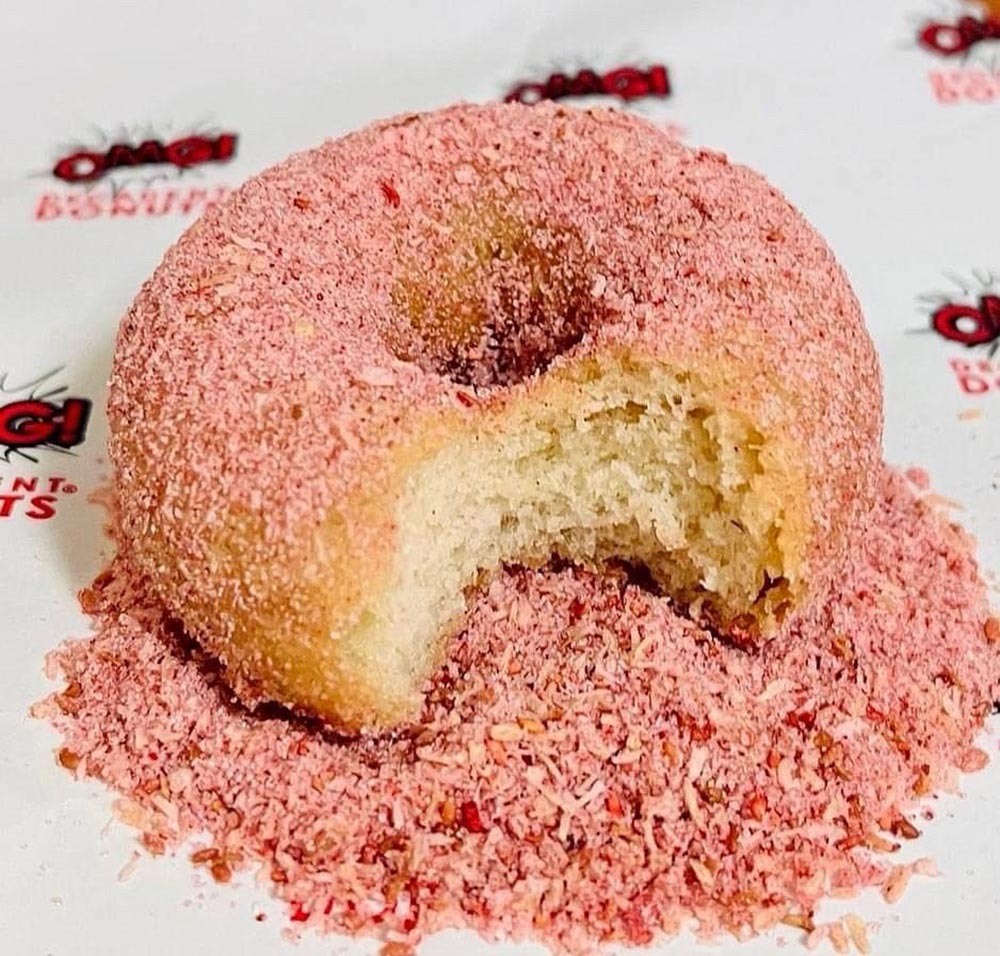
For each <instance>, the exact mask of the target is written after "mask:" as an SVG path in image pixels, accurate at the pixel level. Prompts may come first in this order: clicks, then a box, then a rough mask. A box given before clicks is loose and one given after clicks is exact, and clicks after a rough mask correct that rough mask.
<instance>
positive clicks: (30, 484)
mask: <svg viewBox="0 0 1000 956" xmlns="http://www.w3.org/2000/svg"><path fill="white" fill-rule="evenodd" d="M76 491H77V487H76V485H74V484H72V482H69V481H67V480H66V479H65V478H62V477H52V478H40V477H39V476H38V475H18V476H15V477H14V478H12V479H11V480H10V481H9V482H8V483H7V484H6V487H5V486H4V485H2V484H0V518H17V517H25V518H31V519H32V520H34V521H45V520H47V519H48V518H51V517H53V516H54V515H55V513H56V506H57V504H58V503H59V499H60V498H61V497H62V496H63V495H73V494H76Z"/></svg>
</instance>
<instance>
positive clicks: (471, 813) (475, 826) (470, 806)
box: [459, 800, 486, 833]
mask: <svg viewBox="0 0 1000 956" xmlns="http://www.w3.org/2000/svg"><path fill="white" fill-rule="evenodd" d="M459 816H460V817H461V820H462V826H463V827H465V829H466V830H468V831H469V833H485V832H486V827H485V826H483V820H482V817H480V815H479V807H477V806H476V804H475V802H474V801H472V800H466V801H465V803H463V804H462V806H461V808H460V809H459Z"/></svg>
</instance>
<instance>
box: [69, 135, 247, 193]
mask: <svg viewBox="0 0 1000 956" xmlns="http://www.w3.org/2000/svg"><path fill="white" fill-rule="evenodd" d="M237 138H238V137H237V136H236V134H235V133H222V134H221V135H219V136H215V137H207V136H185V137H183V138H182V139H175V140H173V141H172V142H170V143H163V142H161V141H160V140H156V139H147V140H145V141H144V142H141V143H139V144H138V145H134V144H131V143H115V144H114V145H113V146H111V147H110V148H108V149H107V150H106V151H104V152H101V153H98V152H93V151H91V150H80V151H78V152H75V153H72V154H70V155H69V156H64V157H63V158H62V159H60V160H59V161H58V162H57V163H56V164H55V166H53V168H52V175H53V176H55V177H56V178H57V179H61V180H63V181H64V182H67V183H89V182H93V181H94V180H96V179H100V178H101V177H102V176H104V175H105V174H106V173H108V172H110V171H111V170H113V169H121V168H123V167H127V166H151V165H155V164H158V163H167V164H169V165H171V166H175V167H176V168H178V169H187V168H189V167H191V166H198V165H200V164H201V163H211V162H224V161H226V160H228V159H232V157H233V156H234V155H235V154H236V141H237Z"/></svg>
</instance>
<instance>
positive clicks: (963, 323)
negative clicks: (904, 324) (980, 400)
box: [919, 270, 1000, 395]
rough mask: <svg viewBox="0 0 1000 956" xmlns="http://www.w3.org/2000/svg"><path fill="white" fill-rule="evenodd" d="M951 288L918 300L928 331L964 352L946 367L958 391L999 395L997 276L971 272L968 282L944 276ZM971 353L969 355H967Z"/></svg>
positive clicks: (999, 289)
mask: <svg viewBox="0 0 1000 956" xmlns="http://www.w3.org/2000/svg"><path fill="white" fill-rule="evenodd" d="M947 278H948V280H949V281H950V283H951V284H952V286H953V288H952V289H950V290H946V291H935V292H928V293H926V294H924V295H922V296H920V297H919V301H920V303H921V305H922V307H923V309H924V311H925V312H926V313H927V319H928V325H927V326H926V327H925V329H924V330H921V331H929V332H932V333H934V334H935V335H937V336H939V337H940V338H942V339H944V340H945V341H947V342H950V343H953V344H954V345H957V346H961V347H962V348H964V349H966V350H967V352H966V355H965V356H964V357H962V358H957V357H952V358H951V359H950V360H949V363H948V364H949V367H950V368H951V370H952V372H953V373H954V375H955V377H956V380H957V382H958V386H959V388H960V389H961V390H962V391H963V392H965V393H966V394H969V395H981V394H983V393H984V392H990V391H1000V362H996V361H995V360H994V359H995V356H996V355H997V352H998V351H1000V273H997V272H993V271H989V272H983V271H980V270H973V272H972V275H971V278H970V279H963V278H962V277H960V276H952V275H949V276H947ZM970 353H971V354H970Z"/></svg>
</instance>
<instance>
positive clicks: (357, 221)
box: [109, 103, 882, 647]
mask: <svg viewBox="0 0 1000 956" xmlns="http://www.w3.org/2000/svg"><path fill="white" fill-rule="evenodd" d="M483 208H493V209H495V210H498V211H499V212H500V213H502V214H504V215H508V216H509V217H511V219H512V220H514V221H516V222H518V223H520V224H521V225H522V226H524V227H525V228H527V229H528V231H529V233H530V232H532V224H536V223H543V224H547V225H551V226H552V227H555V228H559V229H566V230H569V231H571V232H572V233H573V234H574V235H575V236H577V237H578V240H579V247H580V248H581V249H582V250H583V253H582V254H581V255H580V256H578V257H577V259H574V261H572V262H567V263H566V264H565V265H566V268H567V269H571V270H576V271H577V272H579V274H580V275H581V276H583V277H585V279H586V280H587V281H586V283H585V288H586V289H587V290H589V291H588V294H589V295H590V296H591V304H592V307H593V311H594V315H595V317H596V318H595V320H594V322H593V324H592V326H591V327H590V328H589V330H588V333H587V335H586V336H585V337H584V339H583V341H581V342H580V343H579V344H577V345H576V346H575V347H573V348H572V349H570V351H569V352H567V353H565V354H564V355H563V356H562V360H563V361H566V362H568V361H571V360H572V359H573V358H576V357H580V356H583V355H588V354H600V353H602V352H603V351H604V350H606V349H608V348H610V347H612V346H616V345H625V346H627V347H629V348H630V349H633V350H635V351H636V352H638V353H639V354H640V355H647V356H658V357H660V358H662V359H663V360H664V361H666V362H668V363H669V362H670V361H673V360H675V359H676V360H678V361H680V362H684V361H688V362H690V363H691V364H694V365H707V364H708V363H710V362H712V361H730V362H735V363H737V364H738V365H739V366H740V367H741V369H744V370H745V372H744V374H741V375H732V376H730V378H731V381H730V382H728V383H727V387H729V388H730V390H731V394H730V395H729V401H730V404H731V405H732V406H733V407H737V408H746V409H751V408H752V409H755V412H754V414H755V415H758V416H759V418H760V421H761V422H763V423H764V424H765V425H766V424H767V422H768V419H769V418H777V417H780V414H779V413H781V412H787V411H788V407H789V406H792V407H793V408H794V414H793V415H791V418H792V419H793V420H792V422H791V423H790V424H789V425H788V428H789V430H790V432H791V435H790V437H791V439H792V441H793V442H794V443H795V445H796V447H799V448H801V449H802V455H803V459H804V461H805V462H806V463H807V465H808V467H809V470H810V495H811V496H812V499H813V500H812V502H811V504H812V517H813V520H814V526H815V535H814V538H813V544H814V548H815V551H816V554H815V555H814V557H816V561H815V562H814V566H813V567H811V568H810V569H809V572H808V578H809V580H810V581H811V582H812V583H813V584H814V585H816V587H815V588H814V590H815V592H816V593H817V594H819V593H821V592H822V589H823V585H824V584H825V580H826V578H828V577H830V576H832V574H833V573H835V566H836V563H837V562H838V561H839V551H840V549H841V547H842V536H841V534H840V532H841V531H842V530H844V528H845V527H848V526H850V525H851V524H852V521H853V519H855V518H857V516H859V515H860V514H862V513H863V512H864V510H865V508H866V507H867V506H868V505H869V504H870V501H871V497H872V494H873V490H872V489H873V482H874V477H873V476H875V475H876V474H877V468H878V460H879V454H880V448H879V443H880V433H881V414H882V402H881V386H880V378H879V372H878V366H877V360H876V357H875V352H874V349H873V347H872V344H871V341H870V340H869V338H868V336H867V333H866V332H865V330H864V325H863V320H862V316H861V313H860V309H859V307H858V303H857V301H856V299H855V297H854V295H853V293H852V292H851V290H850V287H849V285H848V283H847V281H846V279H845V277H844V274H843V272H842V270H841V269H840V267H839V266H838V264H837V262H836V260H835V259H834V257H833V255H832V253H831V252H830V250H829V248H828V247H827V246H826V244H825V243H824V242H823V240H822V239H821V237H819V236H818V234H817V233H816V232H815V230H814V229H812V227H811V226H810V225H809V224H808V223H807V222H806V221H805V220H804V219H803V217H802V216H801V214H800V213H799V212H798V211H797V210H796V209H795V208H794V207H793V206H792V205H791V204H790V203H789V202H788V201H787V200H786V199H785V198H784V197H783V196H782V195H781V194H780V193H779V192H778V191H777V190H776V189H775V188H774V187H772V186H771V185H770V184H769V183H767V182H766V181H765V180H764V179H763V178H762V177H761V176H759V175H758V174H757V173H754V172H753V171H751V170H749V169H746V168H745V167H741V166H738V165H734V164H731V163H730V162H729V161H728V160H727V159H726V157H724V156H722V155H720V154H718V153H713V152H711V151H709V150H694V149H689V148H687V147H684V146H682V145H680V144H678V143H676V142H675V141H674V140H672V139H671V138H670V137H668V136H666V135H664V134H663V133H662V131H660V130H658V129H657V128H656V127H655V126H653V125H652V124H650V123H648V122H647V121H645V120H642V119H640V118H637V117H635V116H632V115H628V114H625V113H619V112H616V111H613V110H603V109H601V110H588V111H577V110H571V109H566V108H563V107H561V106H558V105H554V104H550V103H543V104H538V105H537V106H533V107H523V106H519V105H514V104H508V105H488V106H468V105H467V106H458V107H454V108H450V109H445V110H441V111H438V112H436V113H433V114H426V115H422V116H404V117H397V118H395V119H391V120H386V121H384V122H380V123H376V124H373V125H372V126H369V127H367V128H366V129H363V130H361V131H359V132H357V133H354V134H351V135H349V136H346V137H344V138H342V139H339V140H336V141H331V142H328V143H325V144H324V145H322V146H320V147H319V148H317V149H314V150H310V151H308V152H305V153H301V154H298V155H296V156H292V157H290V158H289V159H288V160H286V161H284V162H282V163H280V164H278V165H277V166H275V167H273V168H272V169H270V170H267V171H266V172H264V173H263V174H261V175H260V176H257V177H255V178H254V179H252V180H250V181H249V182H248V183H246V184H245V185H244V186H243V187H241V188H240V189H239V190H238V191H237V192H236V193H235V194H234V195H233V196H232V197H231V198H230V199H229V200H228V201H227V202H226V203H225V204H223V205H222V206H220V207H218V208H216V209H214V210H212V211H210V212H208V213H207V214H206V215H205V216H203V217H202V218H201V219H200V220H199V221H198V222H197V223H196V224H195V225H193V226H192V227H191V229H189V230H188V232H187V233H186V234H185V235H184V237H183V238H182V239H181V240H180V241H179V242H178V243H177V244H176V245H175V246H174V247H173V248H172V249H171V250H170V251H169V252H168V253H167V255H166V256H165V258H164V261H163V263H162V265H161V266H160V268H159V269H158V270H157V271H156V273H155V274H154V275H153V277H152V278H151V279H150V280H149V281H148V282H147V283H146V284H145V286H144V287H143V289H142V291H141V293H140V294H139V296H138V297H137V299H136V301H135V302H134V303H133V305H132V307H131V309H130V310H129V313H128V314H127V316H126V317H125V318H124V320H123V322H122V325H121V329H120V333H119V337H118V342H117V346H116V352H115V363H114V370H113V374H112V381H111V398H110V403H109V414H110V420H111V442H110V452H111V460H112V462H113V464H114V467H115V478H116V490H117V493H118V500H119V504H120V508H121V520H122V527H123V532H124V535H123V539H124V540H123V546H128V547H130V548H132V549H133V551H134V554H133V557H134V559H135V560H136V561H137V562H139V563H140V564H141V566H142V569H143V570H144V571H145V572H146V573H147V574H149V575H150V576H151V578H152V579H153V581H154V583H155V586H156V587H157V589H158V593H159V594H160V596H161V598H162V599H163V600H165V601H168V602H169V603H170V604H171V606H172V607H173V609H174V610H175V611H176V612H178V613H181V614H182V615H183V614H185V613H186V614H188V615H191V613H192V612H190V610H189V608H190V607H191V606H198V605H199V604H200V603H208V604H211V602H212V601H217V602H220V603H225V604H227V605H228V604H230V603H232V600H233V597H232V596H233V594H234V593H238V594H239V598H240V600H241V601H245V602H247V603H248V607H247V608H246V609H245V613H246V615H247V616H248V617H253V615H254V614H255V613H257V605H256V604H254V602H255V601H256V602H258V603H260V604H261V605H266V603H267V600H268V599H269V595H267V594H257V593H251V592H250V590H249V589H248V588H247V586H246V580H247V579H250V578H253V577H254V575H247V574H244V573H243V572H244V571H245V569H244V568H243V567H242V566H240V567H238V568H237V569H236V570H232V571H229V570H227V572H226V573H220V572H219V569H218V563H219V557H218V547H217V542H218V540H219V539H220V536H221V537H222V538H223V539H224V538H225V535H226V532H227V530H228V528H229V527H230V525H231V524H232V522H233V513H234V512H235V511H238V512H239V513H240V514H241V515H244V514H250V515H251V516H253V517H255V518H259V519H260V522H261V526H262V532H261V534H262V538H263V540H262V541H260V542H258V543H257V544H256V547H255V549H254V554H253V555H245V556H243V557H244V559H245V560H246V561H247V562H254V565H255V566H254V568H253V570H254V571H255V572H256V571H257V570H261V575H260V576H261V577H267V579H268V580H271V581H273V580H275V579H276V578H280V576H281V575H282V574H286V575H287V574H288V571H287V569H288V568H298V567H301V566H302V565H303V563H304V562H303V561H302V560H299V559H300V558H302V557H303V555H302V551H303V550H307V549H308V548H309V547H310V545H309V544H308V542H306V543H303V541H304V540H305V539H306V538H307V531H304V530H303V529H309V528H311V527H315V526H316V525H317V524H318V523H320V522H322V521H323V520H324V518H325V516H326V515H327V513H328V510H329V509H330V508H331V507H335V506H337V505H338V503H340V502H343V501H347V500H350V495H351V493H352V492H353V491H355V490H356V489H357V488H359V487H361V488H363V487H366V481H368V480H370V475H371V471H372V465H371V462H372V460H373V459H377V458H378V455H379V454H381V453H382V452H384V451H385V450H386V449H388V448H391V447H393V446H395V445H396V444H398V443H400V442H404V441H406V440H407V438H408V435H409V430H411V429H412V428H413V427H414V423H415V422H417V421H419V420H420V417H421V416H420V413H428V412H433V411H434V410H435V409H455V408H457V409H459V410H460V411H461V412H462V413H464V414H468V415H470V416H472V415H474V414H476V409H473V410H470V409H468V408H466V407H465V406H466V404H468V403H467V402H466V403H463V402H462V400H461V394H460V393H462V392H464V391H467V388H466V387H465V386H461V385H458V384H456V383H455V382H453V381H450V380H449V379H448V378H447V377H446V376H442V375H437V374H432V373H429V372H428V371H426V369H425V368H423V367H421V366H420V364H419V363H417V362H415V361H402V360H401V359H400V358H399V357H398V356H397V355H395V354H394V353H393V351H392V349H391V348H390V346H389V344H388V342H387V338H386V335H385V334H384V333H385V332H386V330H388V329H391V328H392V327H393V326H394V325H397V324H398V323H399V322H400V321H401V317H400V316H399V315H398V314H397V313H398V311H399V310H398V308H396V306H395V305H394V303H393V294H392V292H393V288H394V283H395V282H396V281H397V280H398V279H400V278H401V277H402V278H403V279H414V278H416V279H417V280H418V281H424V282H428V283H432V282H434V281H435V279H438V278H439V277H440V276H441V275H442V274H444V273H446V272H447V270H448V263H447V262H443V261H442V257H443V256H444V255H445V253H444V252H443V250H447V249H449V248H454V247H462V246H463V245H464V244H466V243H467V240H466V239H465V238H463V237H462V236H458V237H453V232H454V230H455V229H456V227H455V225H454V220H455V219H456V217H457V218H459V219H461V217H462V216H463V215H468V214H477V213H478V212H479V211H481V210H482V209H483ZM449 237H453V239H454V241H450V240H449ZM535 238H538V235H536V236H535ZM577 260H578V261H577ZM520 281H522V282H523V281H525V276H524V275H523V274H522V275H521V276H520ZM507 292H508V293H509V296H508V298H510V299H513V300H515V301H516V300H517V298H518V294H521V295H522V298H524V297H525V296H526V295H527V294H526V292H525V290H524V289H517V288H515V289H509V290H507ZM493 305H494V306H495V307H496V308H501V304H500V303H499V300H498V301H497V302H494V303H493ZM558 364H559V363H558V360H557V362H556V363H554V365H558ZM533 381H537V380H528V381H526V382H525V383H523V384H522V385H520V386H516V388H521V389H526V390H529V391H530V389H531V388H532V387H533ZM504 394H506V392H505V391H504V390H497V391H494V392H492V393H488V394H486V395H481V396H480V397H481V398H483V399H485V400H489V399H490V398H491V395H492V397H495V398H497V399H498V400H502V398H503V395H504ZM782 394H784V396H785V403H784V404H782V402H781V400H780V396H781V395H782ZM758 406H760V407H758ZM355 545H356V547H357V549H358V550H360V551H364V550H365V545H364V543H363V542H356V543H355ZM310 560H311V561H313V563H315V562H316V561H317V560H318V559H316V558H315V555H313V554H311V553H310V554H308V555H306V560H305V563H307V564H308V563H309V561H310ZM257 566H259V567H257ZM240 574H242V575H243V576H242V578H240V579H239V580H236V579H237V578H239V576H240ZM296 583H297V582H296V581H292V582H291V583H290V585H289V588H286V589H284V590H281V589H280V588H279V587H278V586H277V585H276V586H275V592H276V593H280V594H282V595H285V594H287V593H288V592H289V591H290V590H291V588H293V587H294V586H295V585H296ZM186 608H187V609H188V610H185V609H186ZM185 620H186V624H187V626H188V627H190V628H194V629H196V630H197V631H198V635H199V637H200V638H201V639H202V640H205V641H206V642H207V643H208V646H210V647H211V646H213V644H212V641H211V638H213V637H217V636H218V635H219V634H220V633H221V632H223V631H224V630H225V627H226V624H227V622H225V621H218V620H208V619H205V620H194V619H192V617H191V616H188V617H186V618H185Z"/></svg>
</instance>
